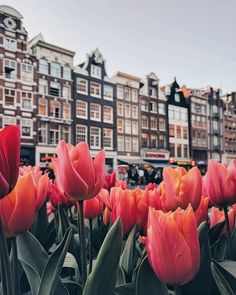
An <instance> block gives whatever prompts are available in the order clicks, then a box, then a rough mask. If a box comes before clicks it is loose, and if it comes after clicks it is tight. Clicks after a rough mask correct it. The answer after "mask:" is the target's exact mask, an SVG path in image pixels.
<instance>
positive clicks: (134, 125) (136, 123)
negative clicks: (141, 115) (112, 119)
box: [132, 121, 138, 135]
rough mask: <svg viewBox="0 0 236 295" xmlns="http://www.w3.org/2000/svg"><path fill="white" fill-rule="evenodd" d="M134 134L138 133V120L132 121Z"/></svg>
mask: <svg viewBox="0 0 236 295" xmlns="http://www.w3.org/2000/svg"><path fill="white" fill-rule="evenodd" d="M132 134H133V135H138V121H132Z"/></svg>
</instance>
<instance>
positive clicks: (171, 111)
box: [168, 106, 174, 120]
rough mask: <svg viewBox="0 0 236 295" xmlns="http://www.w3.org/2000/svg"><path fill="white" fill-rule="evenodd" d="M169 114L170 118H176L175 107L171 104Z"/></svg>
mask: <svg viewBox="0 0 236 295" xmlns="http://www.w3.org/2000/svg"><path fill="white" fill-rule="evenodd" d="M168 116H169V120H174V109H173V107H172V106H169V109H168Z"/></svg>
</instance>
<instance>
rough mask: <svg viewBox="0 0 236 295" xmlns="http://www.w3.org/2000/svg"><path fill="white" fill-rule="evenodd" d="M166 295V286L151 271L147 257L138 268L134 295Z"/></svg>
mask: <svg viewBox="0 0 236 295" xmlns="http://www.w3.org/2000/svg"><path fill="white" fill-rule="evenodd" d="M147 294H148V295H168V294H169V293H168V289H167V287H166V284H164V283H162V282H161V281H160V280H159V279H158V277H157V276H156V274H155V273H154V271H153V270H152V268H151V266H150V264H149V262H148V258H147V256H146V257H145V258H144V259H143V261H142V262H141V264H140V266H139V270H138V274H137V281H136V290H135V295H147Z"/></svg>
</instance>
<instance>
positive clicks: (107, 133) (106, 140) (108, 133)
mask: <svg viewBox="0 0 236 295" xmlns="http://www.w3.org/2000/svg"><path fill="white" fill-rule="evenodd" d="M112 141H113V130H112V129H108V128H104V129H103V147H104V148H106V149H112V147H113V144H112Z"/></svg>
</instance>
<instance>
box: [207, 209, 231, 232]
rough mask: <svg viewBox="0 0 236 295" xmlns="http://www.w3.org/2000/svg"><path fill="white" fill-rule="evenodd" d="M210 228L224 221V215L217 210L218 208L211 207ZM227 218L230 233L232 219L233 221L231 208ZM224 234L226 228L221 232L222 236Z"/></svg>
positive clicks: (221, 211)
mask: <svg viewBox="0 0 236 295" xmlns="http://www.w3.org/2000/svg"><path fill="white" fill-rule="evenodd" d="M210 216H211V218H210V228H212V227H214V226H215V225H216V224H218V223H220V222H223V221H225V215H224V211H223V210H219V208H216V207H212V208H211V214H210ZM228 217H229V228H230V231H231V232H232V231H233V229H234V219H235V213H234V210H233V208H231V209H230V210H229V211H228ZM224 233H226V226H224V228H223V230H222V234H224Z"/></svg>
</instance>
